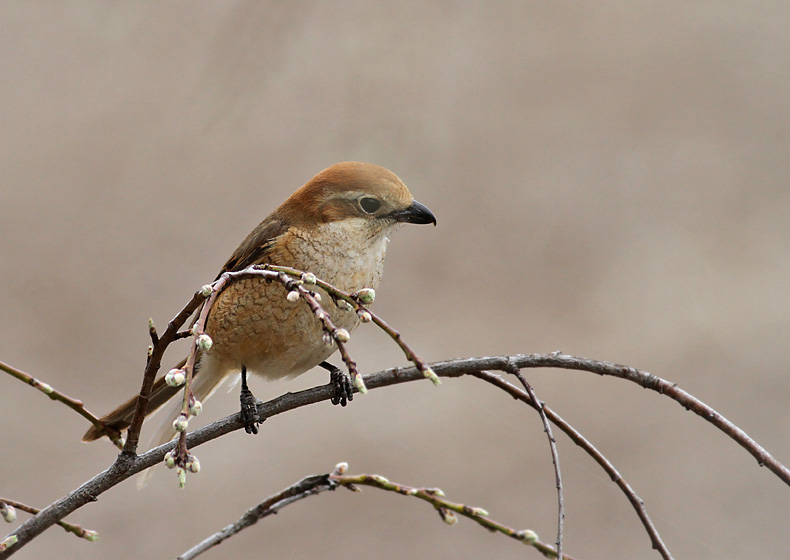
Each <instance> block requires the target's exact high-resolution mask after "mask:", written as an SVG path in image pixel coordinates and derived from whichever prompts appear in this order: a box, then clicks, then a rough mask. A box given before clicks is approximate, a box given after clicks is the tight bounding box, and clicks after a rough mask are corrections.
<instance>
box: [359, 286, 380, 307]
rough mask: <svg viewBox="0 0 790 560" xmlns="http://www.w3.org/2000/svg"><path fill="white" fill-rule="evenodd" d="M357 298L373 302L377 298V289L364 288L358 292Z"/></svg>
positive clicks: (363, 301)
mask: <svg viewBox="0 0 790 560" xmlns="http://www.w3.org/2000/svg"><path fill="white" fill-rule="evenodd" d="M357 299H358V300H359V301H360V303H364V304H369V303H373V300H375V299H376V290H374V289H373V288H362V289H361V290H359V291H358V292H357Z"/></svg>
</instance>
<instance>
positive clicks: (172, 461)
mask: <svg viewBox="0 0 790 560" xmlns="http://www.w3.org/2000/svg"><path fill="white" fill-rule="evenodd" d="M165 466H166V467H167V468H168V469H172V468H174V467H175V466H176V450H175V449H173V450H172V451H168V452H167V453H165Z"/></svg>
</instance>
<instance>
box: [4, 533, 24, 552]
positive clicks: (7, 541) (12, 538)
mask: <svg viewBox="0 0 790 560" xmlns="http://www.w3.org/2000/svg"><path fill="white" fill-rule="evenodd" d="M18 540H19V537H17V536H16V535H11V536H10V537H7V538H6V539H5V540H3V541H0V552H3V551H4V550H8V548H9V547H11V546H14V545H15V544H16V543H17V541H18Z"/></svg>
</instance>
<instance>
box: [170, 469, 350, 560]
mask: <svg viewBox="0 0 790 560" xmlns="http://www.w3.org/2000/svg"><path fill="white" fill-rule="evenodd" d="M335 487H336V484H335V483H334V482H332V481H330V480H329V475H328V474H324V475H313V476H308V477H306V478H303V479H302V480H300V481H299V482H297V483H296V484H292V485H291V486H289V487H288V488H286V489H285V490H282V491H280V492H278V493H277V494H274V495H273V496H269V497H268V498H266V499H265V500H264V501H262V502H261V503H260V504H258V505H257V506H255V507H254V508H251V509H248V510H247V511H246V512H245V513H244V515H242V516H241V517H240V518H239V520H238V521H236V522H235V523H233V524H231V525H228V526H227V527H225V528H224V529H222V530H221V531H219V532H217V533H214V534H213V535H211V536H210V537H208V538H207V539H205V540H203V541H202V542H200V543H198V544H197V545H195V546H193V547H192V548H190V549H189V550H187V551H186V552H185V553H183V554H182V555H181V556H179V557H178V559H177V560H192V559H193V558H196V557H198V556H200V555H201V554H203V553H204V552H206V551H207V550H208V549H210V548H212V547H215V546H217V545H218V544H220V543H221V542H222V541H224V540H225V539H229V538H230V537H232V536H233V535H235V534H236V533H238V532H239V531H241V530H242V529H246V528H247V527H249V526H251V525H255V524H256V523H257V522H258V520H259V519H263V518H264V517H267V516H269V515H272V514H275V513H277V512H278V511H280V510H281V509H282V508H284V507H285V506H287V505H288V504H292V503H293V502H296V501H299V500H301V499H303V498H307V497H308V496H312V495H314V494H319V493H321V492H325V491H327V490H334V489H335Z"/></svg>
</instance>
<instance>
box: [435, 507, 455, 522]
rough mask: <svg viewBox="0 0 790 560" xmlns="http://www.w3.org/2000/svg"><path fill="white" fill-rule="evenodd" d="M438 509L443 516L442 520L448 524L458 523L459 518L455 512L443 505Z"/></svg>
mask: <svg viewBox="0 0 790 560" xmlns="http://www.w3.org/2000/svg"><path fill="white" fill-rule="evenodd" d="M438 510H439V515H440V516H441V518H442V521H444V522H445V523H447V524H448V525H455V524H456V523H458V518H457V517H456V516H455V513H454V512H452V511H450V510H449V509H446V508H443V507H440V508H438Z"/></svg>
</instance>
